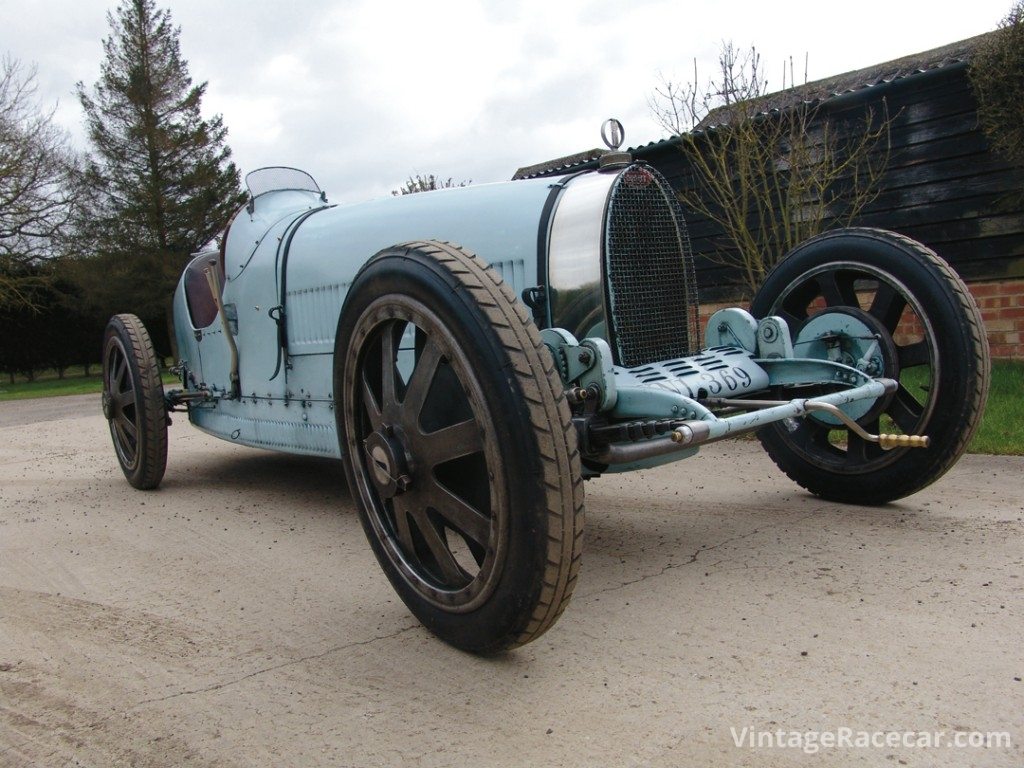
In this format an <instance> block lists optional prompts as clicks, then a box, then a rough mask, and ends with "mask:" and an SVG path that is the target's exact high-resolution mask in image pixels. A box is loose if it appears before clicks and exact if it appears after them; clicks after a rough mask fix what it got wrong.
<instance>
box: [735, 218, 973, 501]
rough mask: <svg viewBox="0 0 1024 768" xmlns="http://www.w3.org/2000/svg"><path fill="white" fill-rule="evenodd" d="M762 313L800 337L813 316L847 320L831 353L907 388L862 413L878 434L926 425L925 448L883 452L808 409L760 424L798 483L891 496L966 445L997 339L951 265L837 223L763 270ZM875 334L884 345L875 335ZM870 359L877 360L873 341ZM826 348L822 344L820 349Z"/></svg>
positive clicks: (860, 497)
mask: <svg viewBox="0 0 1024 768" xmlns="http://www.w3.org/2000/svg"><path fill="white" fill-rule="evenodd" d="M751 309H752V312H753V314H754V315H755V316H756V317H765V316H768V315H778V316H780V317H782V318H783V319H785V320H786V322H787V323H788V324H789V327H790V331H791V333H792V334H793V336H794V339H795V340H799V341H800V343H801V344H803V345H808V346H807V347H806V348H805V349H803V351H801V348H800V346H799V345H798V347H797V349H796V350H795V351H796V355H797V357H801V356H803V355H804V354H806V353H807V350H808V349H815V350H816V352H815V354H822V350H823V348H824V347H823V345H822V344H821V343H819V342H817V341H811V339H812V338H814V337H815V336H816V334H815V333H813V332H812V333H807V332H803V333H802V330H804V329H809V328H810V327H811V323H817V324H818V325H819V326H820V325H822V322H823V321H824V322H825V323H828V322H829V320H830V319H831V320H832V321H833V322H834V324H835V325H836V326H837V327H846V328H848V329H853V330H849V331H847V332H845V333H838V334H836V335H835V338H826V340H825V341H826V342H827V344H828V346H829V347H830V349H831V352H830V354H831V355H832V356H833V358H835V357H838V358H839V359H840V361H842V362H846V363H847V364H851V365H856V364H857V363H858V362H861V361H866V362H864V364H865V365H869V366H870V370H869V371H868V372H869V373H870V374H871V375H872V376H875V377H887V378H893V379H896V380H897V381H899V388H898V390H897V391H896V392H895V393H894V394H892V395H890V396H888V397H886V398H883V399H882V400H880V401H878V402H877V403H876V404H875V406H874V407H872V408H870V409H869V410H867V412H866V413H864V414H863V415H860V416H859V418H858V421H859V423H861V425H862V426H864V427H865V429H866V430H867V431H869V432H873V433H878V432H893V431H895V432H901V433H903V434H923V435H928V436H929V437H930V438H931V446H930V447H929V448H926V449H910V448H898V449H894V450H889V451H886V450H883V449H881V448H880V447H879V446H878V445H877V444H874V443H870V442H867V441H865V440H862V439H861V438H860V437H858V436H857V435H856V434H855V433H853V432H850V431H849V430H846V429H845V428H840V425H839V424H838V422H835V421H831V420H829V419H821V418H815V417H810V418H805V419H803V420H801V421H799V422H797V423H796V424H793V423H792V422H790V423H788V424H787V423H782V424H775V425H772V426H770V427H766V428H764V429H762V430H761V431H760V432H759V437H760V439H761V442H762V443H763V444H764V446H765V448H766V450H767V451H768V453H769V455H771V457H772V459H773V460H774V461H775V462H776V464H778V465H779V467H780V468H782V469H783V471H785V472H786V474H788V475H789V476H790V477H791V478H793V479H794V480H795V481H796V482H797V483H799V484H800V485H802V486H804V487H805V488H807V489H808V490H810V491H812V492H813V493H815V494H817V495H819V496H823V497H825V498H829V499H834V500H837V501H846V502H852V503H883V502H886V501H891V500H893V499H897V498H901V497H903V496H906V495H908V494H911V493H914V492H916V491H918V490H920V489H921V488H923V487H925V486H926V485H928V484H930V483H932V482H934V481H935V480H936V479H938V478H939V477H940V476H941V475H942V474H943V473H944V472H945V471H946V470H947V469H948V468H949V467H950V466H952V465H953V463H954V462H955V461H956V460H957V458H959V456H960V455H961V454H962V453H963V451H964V450H965V449H966V447H967V444H968V442H969V441H970V438H971V436H972V435H973V434H974V430H975V428H976V427H977V424H978V422H979V421H980V419H981V414H982V411H983V410H984V403H985V397H986V393H987V391H988V374H989V361H988V345H987V343H986V340H985V333H984V327H983V325H982V322H981V318H980V315H979V313H978V309H977V307H976V306H975V304H974V301H973V299H972V298H971V296H970V293H969V292H968V291H967V288H966V286H965V285H964V284H963V282H962V281H961V280H960V278H959V277H958V276H957V275H956V274H955V273H954V272H953V270H952V269H951V268H950V267H949V265H948V264H946V262H945V261H943V260H942V259H941V258H939V257H938V256H937V255H936V254H935V253H934V252H932V251H930V250H929V249H927V248H925V247H924V246H922V245H921V244H920V243H917V242H915V241H913V240H911V239H909V238H907V237H903V236H901V235H897V234H894V233H891V232H884V231H881V230H872V229H845V230H835V231H833V232H828V233H826V234H824V235H820V236H818V237H816V238H812V239H811V240H809V241H807V242H806V243H803V244H802V245H800V246H798V247H797V248H796V249H795V250H794V251H793V252H792V253H791V254H790V255H789V256H787V258H786V259H785V260H784V261H782V262H781V263H780V264H779V265H778V266H777V267H776V268H775V269H774V270H773V271H772V272H771V273H770V274H769V275H768V277H767V278H766V280H765V282H764V285H763V286H762V287H761V289H760V290H759V291H758V294H757V296H756V297H755V299H754V302H753V304H752V307H751ZM876 341H877V344H875V342H876ZM869 345H871V346H870V353H871V354H872V355H873V357H870V359H869V353H868V349H869ZM819 347H820V348H821V349H818V348H819Z"/></svg>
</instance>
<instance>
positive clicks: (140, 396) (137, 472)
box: [102, 314, 167, 490]
mask: <svg viewBox="0 0 1024 768" xmlns="http://www.w3.org/2000/svg"><path fill="white" fill-rule="evenodd" d="M103 339H104V340H103V392H102V405H103V415H104V416H105V417H106V419H107V422H108V424H109V427H110V437H111V439H112V440H113V442H114V453H115V454H116V455H117V461H118V464H120V466H121V470H122V471H123V472H124V476H125V477H126V478H127V480H128V482H129V483H131V485H132V486H134V487H135V488H139V489H140V490H149V489H152V488H156V487H157V486H158V485H159V484H160V481H161V480H162V479H163V476H164V470H165V468H166V466H167V413H166V410H165V407H164V396H163V382H162V381H161V379H160V364H159V362H158V361H157V358H156V353H155V352H154V351H153V343H152V342H151V341H150V338H149V333H148V332H147V331H146V328H145V326H144V325H143V324H142V321H141V320H139V318H138V317H136V316H135V315H129V314H123V315H115V316H114V317H112V318H111V319H110V322H109V323H108V324H107V329H106V332H105V334H104V337H103Z"/></svg>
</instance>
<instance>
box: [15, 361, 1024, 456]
mask: <svg viewBox="0 0 1024 768" xmlns="http://www.w3.org/2000/svg"><path fill="white" fill-rule="evenodd" d="M96 368H97V369H98V368H99V366H96ZM908 378H909V377H908ZM175 383H177V379H176V378H175V377H174V376H171V375H170V374H169V373H166V372H165V373H164V384H175ZM903 383H904V384H906V385H907V386H909V387H911V389H912V390H913V389H914V387H915V385H918V386H919V385H924V384H926V382H918V381H912V380H908V379H907V378H905V379H904V382H903ZM102 386H103V379H102V377H101V376H100V374H98V373H94V374H93V375H91V376H85V375H84V374H83V372H82V369H81V368H77V369H75V368H72V369H69V370H68V372H67V374H66V375H65V377H64V378H63V379H58V378H57V374H56V373H53V372H47V373H45V374H41V375H40V376H39V377H38V378H37V379H36V380H35V381H33V382H26V381H18V382H16V383H14V384H10V383H7V382H5V383H2V384H0V401H2V400H23V399H26V398H30V397H54V396H56V395H84V394H90V393H92V392H97V393H98V392H99V391H100V389H101V388H102ZM968 451H969V452H971V453H994V454H1003V455H1008V456H1024V361H1020V360H996V361H994V362H993V363H992V387H991V389H990V390H989V393H988V406H987V407H986V408H985V416H984V418H983V419H982V421H981V426H980V427H979V428H978V431H977V433H976V434H975V435H974V440H972V441H971V445H970V447H969V448H968Z"/></svg>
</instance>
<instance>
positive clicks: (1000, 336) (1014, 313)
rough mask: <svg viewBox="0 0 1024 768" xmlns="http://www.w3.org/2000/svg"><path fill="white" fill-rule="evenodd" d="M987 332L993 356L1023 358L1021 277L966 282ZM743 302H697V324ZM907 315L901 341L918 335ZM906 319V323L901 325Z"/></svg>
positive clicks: (1023, 292) (1023, 285) (1023, 291)
mask: <svg viewBox="0 0 1024 768" xmlns="http://www.w3.org/2000/svg"><path fill="white" fill-rule="evenodd" d="M967 287H968V288H969V289H970V291H971V294H972V295H973V296H974V300H975V301H976V302H977V303H978V308H979V309H980V310H981V317H982V319H983V320H984V322H985V330H986V331H987V332H988V343H989V347H990V349H991V351H992V357H993V358H995V359H1014V360H1024V280H996V281H991V282H981V283H968V285H967ZM735 306H746V305H745V304H738V303H737V302H725V303H716V304H701V306H700V327H701V332H702V333H703V330H704V328H705V327H706V326H707V322H708V318H709V317H711V315H712V314H714V313H715V312H717V311H718V310H719V309H723V308H725V307H735ZM908 319H909V318H906V317H905V318H904V322H901V325H900V328H899V329H898V330H899V331H901V334H899V335H904V334H905V335H906V339H905V341H910V340H912V339H914V338H920V334H921V331H920V327H919V326H918V325H917V324H916V323H914V322H913V320H911V322H909V323H906V321H907V320H908ZM904 323H906V327H904Z"/></svg>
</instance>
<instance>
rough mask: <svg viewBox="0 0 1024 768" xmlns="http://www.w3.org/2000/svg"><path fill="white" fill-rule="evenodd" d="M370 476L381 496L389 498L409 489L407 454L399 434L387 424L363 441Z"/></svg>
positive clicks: (409, 478) (410, 478)
mask: <svg viewBox="0 0 1024 768" xmlns="http://www.w3.org/2000/svg"><path fill="white" fill-rule="evenodd" d="M363 448H364V450H365V451H366V465H367V467H368V468H369V470H370V478H371V479H372V480H373V483H374V485H375V486H376V487H377V490H378V492H379V493H380V495H381V496H382V497H383V498H386V499H390V498H393V497H395V496H397V495H399V494H401V493H404V492H405V491H407V490H408V489H409V486H410V484H411V483H412V477H411V476H410V474H409V462H408V454H407V452H406V450H405V446H404V444H403V442H402V440H401V438H400V437H399V435H398V434H397V433H396V432H395V430H394V429H392V428H391V427H390V426H388V425H384V426H382V427H381V428H380V429H379V430H377V431H376V432H373V433H371V434H370V435H369V436H368V437H367V438H366V440H364V441H363Z"/></svg>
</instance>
